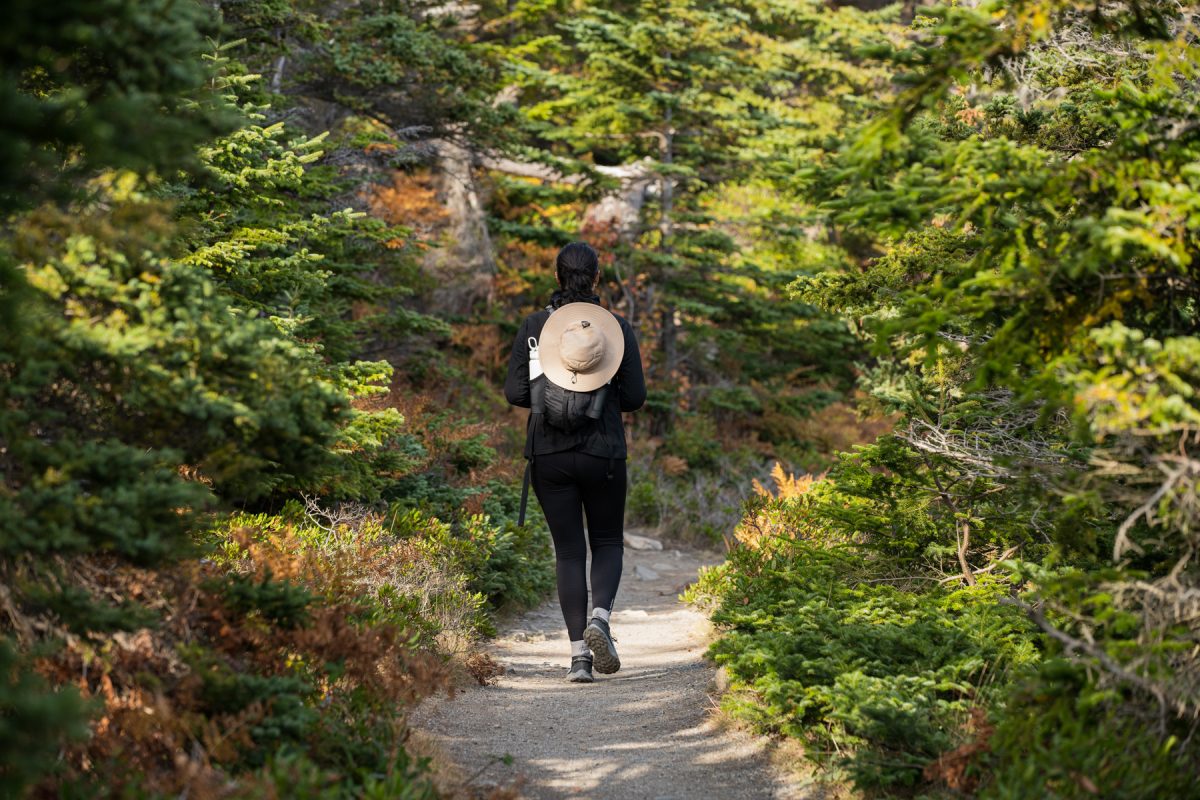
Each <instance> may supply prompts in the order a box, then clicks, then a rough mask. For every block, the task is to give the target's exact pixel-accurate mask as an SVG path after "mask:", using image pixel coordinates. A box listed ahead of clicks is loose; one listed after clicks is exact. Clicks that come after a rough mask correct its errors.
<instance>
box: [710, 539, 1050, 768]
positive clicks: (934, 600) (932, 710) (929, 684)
mask: <svg viewBox="0 0 1200 800" xmlns="http://www.w3.org/2000/svg"><path fill="white" fill-rule="evenodd" d="M865 566H866V565H865V563H864V561H863V560H862V556H861V554H860V553H859V552H857V551H856V550H854V549H849V548H846V549H840V550H830V549H825V548H823V547H820V546H817V545H814V544H812V543H808V542H800V541H793V542H790V543H787V544H779V543H777V546H776V547H774V548H771V549H754V548H750V547H740V548H738V549H736V550H735V551H734V552H733V553H732V554H731V557H730V559H729V561H728V562H727V563H726V564H725V565H722V566H721V567H718V568H715V569H712V570H709V571H707V572H705V573H704V576H703V578H702V580H701V582H700V583H699V585H698V586H697V587H696V588H695V589H694V590H693V591H692V593H691V597H692V599H694V600H695V599H702V598H705V597H707V598H709V599H710V600H715V601H716V609H715V611H714V613H713V620H714V622H716V623H717V624H718V625H719V626H720V627H721V628H722V631H723V633H722V636H721V638H720V639H718V640H717V641H716V642H715V643H714V644H713V645H712V647H711V649H710V651H709V652H710V655H711V657H712V658H714V659H715V660H716V662H717V663H718V664H721V665H723V666H724V667H725V668H726V669H727V670H728V672H729V675H730V677H731V679H732V688H733V689H734V692H733V693H732V694H731V695H730V696H729V697H728V698H727V700H726V705H727V708H729V709H730V710H731V711H732V712H734V713H735V714H739V715H742V716H745V717H747V718H749V719H751V720H753V721H755V722H756V723H758V724H759V725H762V726H764V727H766V728H768V729H770V730H774V731H777V732H780V733H783V734H785V735H787V736H791V737H795V738H798V739H801V740H804V741H807V742H809V744H810V748H809V752H811V753H813V754H814V756H816V757H817V758H824V757H825V756H828V755H830V754H831V753H833V752H835V751H836V752H837V753H839V754H840V755H838V756H836V757H835V758H834V760H835V761H836V762H837V763H839V764H841V765H842V766H844V767H845V768H846V769H847V771H848V773H849V774H850V775H851V776H852V777H853V779H854V781H855V783H856V784H857V785H858V786H859V787H861V788H888V787H901V786H907V787H912V786H917V785H919V784H921V783H922V781H923V777H922V772H923V770H924V768H925V767H926V766H927V765H928V764H929V763H930V762H932V761H933V760H934V759H936V757H937V756H938V755H939V754H941V753H943V752H945V751H947V750H950V749H952V748H953V747H955V746H957V745H958V744H960V743H961V742H960V739H961V733H960V730H961V727H962V724H963V722H964V720H966V719H967V717H968V715H969V713H970V710H971V709H972V708H973V707H974V706H976V705H978V704H980V703H982V702H984V701H985V700H986V699H987V698H988V697H991V696H993V695H994V693H995V691H996V683H997V681H998V680H1000V679H999V678H998V676H1002V675H1004V674H1006V673H1007V672H1008V671H1009V670H1012V669H1014V668H1017V667H1021V666H1023V665H1026V664H1029V663H1031V662H1033V661H1035V660H1036V659H1037V657H1038V649H1037V647H1036V646H1035V643H1034V641H1035V636H1034V633H1033V631H1032V630H1031V628H1032V626H1031V624H1030V623H1029V622H1028V621H1027V620H1026V619H1025V618H1024V616H1023V615H1022V614H1021V613H1020V612H1019V611H1017V610H1016V609H1014V608H1010V607H1007V606H1002V605H1000V604H998V602H997V600H998V598H999V597H1000V596H1002V595H1003V594H1005V592H1006V591H1007V588H1008V586H1007V584H1006V583H1005V582H1004V581H1002V580H998V579H997V580H987V579H981V580H980V581H979V583H978V585H977V586H974V587H970V588H965V589H958V590H953V589H947V588H939V587H937V584H936V583H934V584H932V585H931V586H929V587H926V586H922V585H921V582H920V581H919V580H912V581H910V586H909V587H908V588H900V587H898V586H896V585H893V584H890V583H887V582H879V581H872V580H871V579H869V578H868V577H866V574H864V573H868V574H869V570H868V569H865ZM985 578H986V576H985Z"/></svg>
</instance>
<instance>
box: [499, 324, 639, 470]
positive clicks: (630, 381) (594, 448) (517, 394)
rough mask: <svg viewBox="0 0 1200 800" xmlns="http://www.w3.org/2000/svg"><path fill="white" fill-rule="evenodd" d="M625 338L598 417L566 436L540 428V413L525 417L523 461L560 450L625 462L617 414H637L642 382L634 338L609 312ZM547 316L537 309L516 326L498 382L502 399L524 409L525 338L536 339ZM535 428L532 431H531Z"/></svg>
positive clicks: (527, 402)
mask: <svg viewBox="0 0 1200 800" xmlns="http://www.w3.org/2000/svg"><path fill="white" fill-rule="evenodd" d="M613 316H615V317H617V322H619V323H620V324H621V332H622V333H623V334H625V352H624V354H623V355H622V357H621V366H620V367H618V368H617V374H616V376H615V377H614V378H613V382H612V392H611V393H610V394H609V396H608V400H607V402H605V404H604V412H603V413H602V414H601V415H600V419H598V420H596V421H595V422H593V423H588V424H587V425H585V426H584V427H583V428H581V429H580V430H577V431H575V432H573V433H566V432H564V431H561V430H558V429H557V428H554V427H553V426H550V425H547V424H545V421H544V420H543V419H542V415H540V414H530V415H529V428H528V429H527V432H526V434H525V457H526V458H530V457H531V456H533V455H534V454H535V453H536V454H537V455H543V454H545V453H561V452H563V451H564V450H579V451H580V452H584V453H589V454H591V455H594V456H601V457H603V458H622V459H623V458H625V457H626V456H627V455H628V453H627V451H626V449H625V426H624V425H623V424H622V422H621V412H623V411H637V410H638V409H639V408H641V407H642V404H643V403H645V402H646V379H645V377H643V375H642V356H641V353H640V352H638V343H637V336H636V335H634V332H633V327H632V326H631V325H630V324H629V323H628V322H626V321H625V318H624V317H621V316H618V315H616V314H614V315H613ZM549 318H550V312H549V311H546V310H542V311H539V312H537V313H536V314H531V315H530V316H528V317H526V318H525V321H524V322H522V323H521V330H519V331H517V338H516V340H515V341H514V342H513V346H512V354H511V355H510V356H509V359H508V377H507V378H506V379H505V380H504V396H505V397H507V398H508V402H510V403H512V404H513V405H514V406H520V407H521V408H529V407H530V399H529V337H530V336H532V337H533V338H534V339H539V340H540V339H541V336H542V326H543V325H545V324H546V320H547V319H549ZM534 426H536V430H535V429H534Z"/></svg>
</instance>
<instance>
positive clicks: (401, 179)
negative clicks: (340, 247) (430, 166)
mask: <svg viewBox="0 0 1200 800" xmlns="http://www.w3.org/2000/svg"><path fill="white" fill-rule="evenodd" d="M364 191H365V192H366V200H367V206H368V208H370V210H371V213H372V214H373V215H375V216H377V217H379V218H380V219H382V220H383V221H384V222H386V223H388V224H389V225H404V226H406V227H409V228H412V229H414V230H415V231H416V232H417V233H418V235H421V236H428V235H429V234H431V233H432V232H433V231H435V230H437V229H439V228H441V227H442V226H443V225H445V224H446V221H447V220H448V219H449V212H447V211H446V208H445V206H443V205H442V203H441V201H440V200H438V197H437V190H436V188H435V187H434V178H433V175H432V174H431V173H430V172H428V171H424V170H423V171H417V172H412V173H409V172H404V171H402V170H396V171H395V172H393V173H392V185H391V186H386V185H382V184H373V185H370V186H369V188H367V189H365V190H364Z"/></svg>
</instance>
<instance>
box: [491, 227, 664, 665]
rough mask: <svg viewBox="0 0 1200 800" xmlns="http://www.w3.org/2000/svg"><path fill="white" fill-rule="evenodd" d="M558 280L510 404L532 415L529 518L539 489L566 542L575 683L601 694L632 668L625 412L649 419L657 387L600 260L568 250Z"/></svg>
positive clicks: (565, 592) (564, 576)
mask: <svg viewBox="0 0 1200 800" xmlns="http://www.w3.org/2000/svg"><path fill="white" fill-rule="evenodd" d="M555 275H556V276H557V278H558V289H557V290H556V291H555V292H554V294H553V296H552V297H551V298H550V305H548V306H547V307H546V308H545V309H543V310H541V311H539V312H537V313H536V314H532V315H531V316H529V317H527V318H526V319H525V321H524V322H522V323H521V330H520V331H518V332H517V338H516V341H514V342H513V347H512V355H511V357H510V358H509V361H508V377H507V379H506V380H505V381H504V394H505V396H506V397H507V398H508V402H510V403H512V404H513V405H515V406H520V407H522V408H528V409H530V414H529V424H528V428H527V433H526V438H525V458H527V459H529V464H528V466H527V467H526V471H525V479H526V484H525V488H524V491H523V493H522V503H521V509H522V510H521V518H522V522H524V509H525V503H526V501H527V500H528V489H529V485H530V484H532V485H533V490H534V493H535V494H536V495H537V499H538V502H539V503H540V504H541V506H542V511H543V512H544V513H545V515H546V522H547V523H548V524H549V525H550V535H551V537H552V538H553V539H554V556H555V561H556V571H557V573H558V602H559V605H561V606H562V613H563V620H564V621H565V622H566V624H567V634H568V636H569V638H570V641H571V667H570V670H569V672H568V673H567V680H569V681H572V682H574V683H591V682H592V680H593V678H592V667H593V664H594V665H595V669H596V671H597V672H601V673H604V674H609V673H613V672H616V671H617V670H618V669H620V668H621V660H620V658H619V657H618V656H617V648H616V646H615V645H614V644H613V638H612V634H611V633H610V631H609V615H610V613H611V612H612V608H613V601H614V600H615V599H616V595H617V586H618V584H619V583H620V582H621V562H622V557H623V555H624V550H625V543H624V526H625V489H626V485H627V480H626V471H625V458H626V449H625V427H624V425H623V424H622V421H621V412H623V411H636V410H637V409H639V408H641V407H642V404H643V403H644V402H645V401H646V381H645V378H643V376H642V357H641V353H639V352H638V344H637V338H636V337H635V336H634V333H633V328H632V326H630V324H629V323H628V322H626V321H625V320H624V319H623V318H621V317H619V316H616V315H615V314H612V313H611V312H609V311H607V310H605V309H604V308H603V307H601V305H600V298H599V296H597V294H596V287H597V286H598V285H599V283H600V262H599V259H598V257H597V255H596V251H595V250H593V249H592V248H591V247H590V246H589V245H587V244H585V243H584V242H572V243H571V244H568V245H567V246H566V247H564V248H563V249H562V250H560V251H559V253H558V257H557V258H556V259H555ZM585 513H586V515H587V537H588V542H589V543H590V545H591V551H592V613H591V617H590V619H589V616H588V589H587V580H586V578H587V575H586V572H587V545H586V544H585V542H584V533H583V518H584V514H585Z"/></svg>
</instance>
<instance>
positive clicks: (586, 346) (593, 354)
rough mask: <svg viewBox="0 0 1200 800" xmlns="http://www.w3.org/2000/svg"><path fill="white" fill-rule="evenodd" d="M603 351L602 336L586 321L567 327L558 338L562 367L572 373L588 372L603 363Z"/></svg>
mask: <svg viewBox="0 0 1200 800" xmlns="http://www.w3.org/2000/svg"><path fill="white" fill-rule="evenodd" d="M604 350H605V341H604V336H603V334H601V333H600V331H599V330H598V329H597V328H595V327H593V326H592V324H591V323H590V322H589V321H588V320H586V319H584V320H578V321H576V322H572V323H571V324H569V325H567V327H566V328H564V329H563V332H562V336H561V337H559V345H558V351H559V354H560V355H561V356H562V361H563V365H564V366H565V367H566V368H567V369H569V370H571V371H572V372H577V373H578V372H584V373H586V372H590V371H591V370H592V369H593V368H594V367H596V366H597V365H599V364H600V363H602V362H603V361H604Z"/></svg>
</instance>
